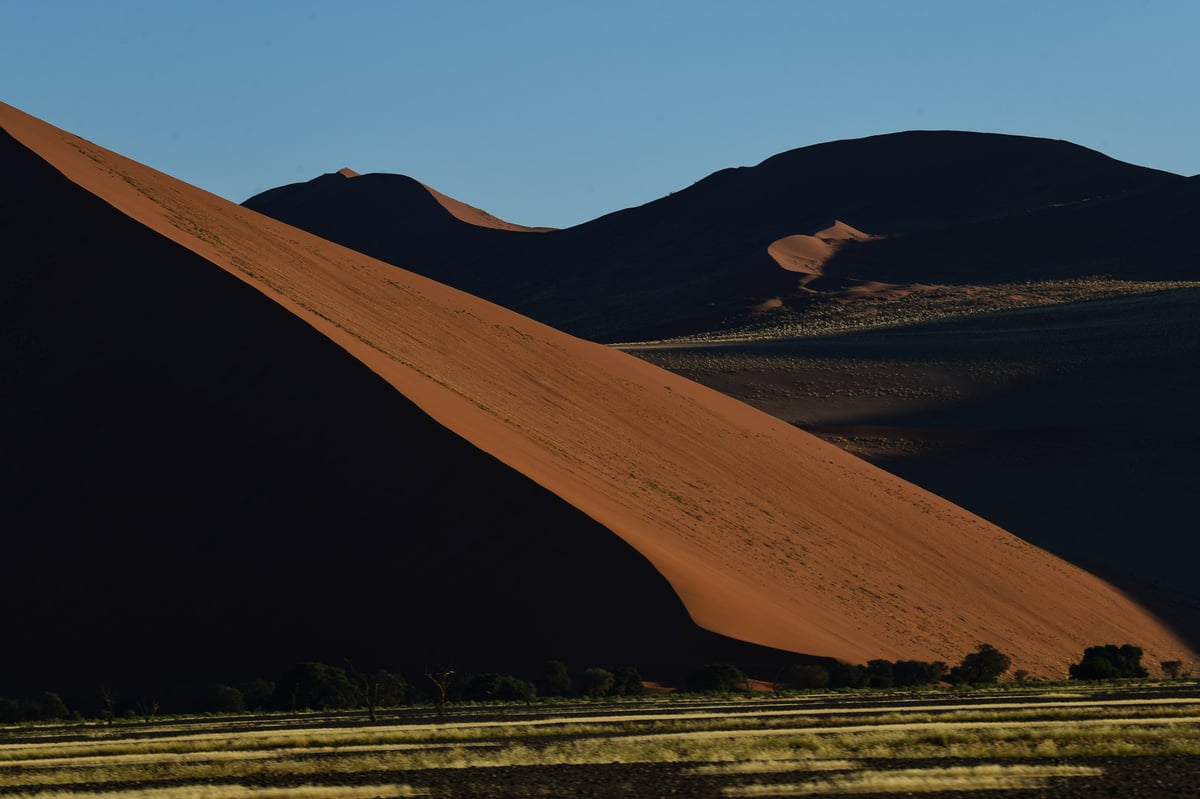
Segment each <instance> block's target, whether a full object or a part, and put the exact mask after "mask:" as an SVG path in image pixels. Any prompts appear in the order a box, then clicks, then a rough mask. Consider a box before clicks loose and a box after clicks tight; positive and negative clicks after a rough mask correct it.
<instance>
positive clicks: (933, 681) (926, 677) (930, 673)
mask: <svg viewBox="0 0 1200 799" xmlns="http://www.w3.org/2000/svg"><path fill="white" fill-rule="evenodd" d="M946 672H947V669H946V664H945V663H943V662H942V661H940V660H935V661H933V662H932V663H928V662H925V661H923V660H897V661H896V662H895V663H894V664H892V678H893V680H892V682H893V684H894V685H895V686H896V687H898V688H904V687H909V686H916V685H937V684H938V683H939V682H941V681H942V679H943V678H945V676H946Z"/></svg>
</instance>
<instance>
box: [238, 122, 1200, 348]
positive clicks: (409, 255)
mask: <svg viewBox="0 0 1200 799" xmlns="http://www.w3.org/2000/svg"><path fill="white" fill-rule="evenodd" d="M367 177H370V178H371V180H370V181H366V180H365V178H367ZM1183 180H1184V179H1183V178H1180V177H1179V176H1177V175H1171V174H1168V173H1164V172H1159V171H1156V170H1151V169H1145V168H1142V167H1138V166H1134V165H1131V164H1125V163H1122V162H1119V161H1115V160H1113V159H1111V158H1108V157H1107V156H1104V155H1102V154H1100V153H1097V152H1095V151H1092V150H1088V149H1086V148H1083V147H1079V146H1077V145H1074V144H1070V143H1068V142H1063V141H1053V140H1048V139H1035V138H1029V137H1021V136H1002V135H996V134H983V133H961V132H954V131H911V132H906V133H896V134H888V135H883V136H873V137H869V138H864V139H854V140H847V141H839V142H830V143H827V144H818V145H813V146H810V147H804V148H800V149H797V150H792V151H789V152H786V153H781V154H780V155H777V156H774V157H772V158H769V159H767V160H766V161H764V162H763V163H761V164H759V165H757V166H754V167H740V168H736V169H725V170H721V171H719V172H716V173H714V174H712V175H710V176H708V177H706V178H704V179H703V180H700V181H698V182H696V183H695V184H693V185H692V186H690V187H687V188H684V189H682V190H680V191H677V192H675V193H673V194H671V195H670V196H668V197H663V198H661V199H659V200H655V201H653V202H650V203H647V204H645V205H642V206H639V207H637V208H629V209H625V210H621V211H617V212H615V213H612V214H608V215H607V216H604V217H601V218H599V219H596V220H593V221H591V222H586V223H584V224H581V225H577V226H575V227H572V228H568V229H565V230H557V231H549V232H546V233H544V234H542V235H538V236H530V235H527V234H517V233H506V232H501V231H497V230H494V229H490V228H489V229H485V228H480V227H478V226H475V227H474V229H471V228H472V226H470V225H466V224H463V223H461V222H459V223H458V224H456V225H453V231H448V230H447V223H448V222H449V221H450V220H448V218H447V214H445V213H444V211H442V209H439V208H435V207H434V204H432V203H431V202H430V201H429V195H428V191H424V192H421V191H417V190H416V187H418V186H420V185H421V184H418V183H416V181H412V180H411V179H408V178H403V177H401V176H397V175H375V176H363V177H360V178H355V179H353V180H339V179H337V176H336V175H332V176H331V175H327V176H324V177H321V178H318V179H316V180H314V181H310V182H309V183H305V184H293V185H291V186H287V187H282V188H280V189H273V190H271V191H269V192H264V193H263V194H260V195H257V196H255V197H252V198H250V199H249V200H247V201H246V203H245V205H246V206H247V207H249V208H253V209H255V210H257V211H260V212H262V213H265V214H268V215H270V216H272V217H275V218H278V219H281V220H283V221H286V222H288V223H290V224H294V225H297V226H298V227H302V228H304V229H306V230H309V231H310V232H313V233H316V234H317V235H320V236H322V237H324V238H327V239H330V240H332V241H336V242H339V243H341V244H344V245H346V246H348V247H352V248H353V249H356V250H359V251H361V252H365V253H368V254H370V255H373V256H375V257H378V258H381V259H382V260H385V261H388V262H390V263H393V264H396V265H399V266H402V267H405V268H407V269H412V270H414V271H417V272H420V273H421V274H424V275H427V276H429V277H432V278H434V279H435V280H439V281H442V282H446V283H450V284H451V285H454V286H457V287H459V288H462V289H463V290H465V291H469V292H471V293H473V294H477V295H479V296H481V297H484V298H486V299H489V300H492V301H494V302H497V303H499V304H501V305H504V306H506V307H508V308H512V309H514V310H517V311H519V312H521V313H523V314H526V315H529V316H532V317H534V318H536V319H539V320H541V321H543V322H546V323H547V324H550V325H552V326H554V327H557V328H559V329H562V330H565V331H567V332H570V333H573V334H575V335H580V336H584V337H586V338H591V339H595V340H600V341H629V340H637V339H645V338H661V337H665V336H669V335H677V334H684V333H692V334H694V333H699V332H712V331H719V330H721V329H724V328H725V327H727V326H729V325H730V324H737V323H741V322H743V321H744V320H745V318H746V317H747V315H751V314H753V313H754V312H755V310H756V309H761V308H762V307H764V303H768V304H771V305H774V304H779V303H782V304H785V305H787V304H795V303H796V302H799V303H801V304H803V302H804V301H805V300H806V299H807V298H808V297H809V295H810V293H811V292H812V291H815V290H819V291H823V292H830V291H832V292H837V291H840V290H842V289H844V288H845V287H846V286H847V285H855V284H859V283H862V282H867V281H871V282H876V283H878V282H892V283H894V282H926V283H927V282H937V281H939V280H944V281H949V282H954V283H957V284H969V285H970V284H978V283H992V282H1000V281H1007V280H1023V279H1038V278H1041V277H1043V276H1046V275H1045V273H1046V272H1047V269H1046V266H1045V264H1046V263H1048V262H1050V261H1055V262H1056V263H1057V264H1058V265H1057V266H1056V267H1054V269H1052V270H1050V272H1051V273H1052V274H1053V276H1056V277H1064V276H1086V275H1093V274H1098V273H1106V274H1113V275H1115V276H1118V277H1126V278H1130V279H1144V278H1154V277H1160V276H1162V275H1163V273H1164V270H1165V271H1167V272H1169V273H1170V275H1171V276H1175V275H1176V273H1177V272H1178V269H1177V268H1172V269H1167V268H1166V267H1164V266H1162V265H1161V264H1159V263H1158V261H1154V262H1151V261H1150V260H1149V259H1135V260H1133V261H1131V260H1130V259H1129V258H1128V257H1126V256H1128V255H1129V253H1128V252H1126V251H1121V252H1119V253H1116V254H1113V255H1111V256H1110V257H1106V258H1103V259H1100V260H1097V259H1095V258H1091V257H1081V258H1076V259H1074V260H1072V261H1070V262H1069V263H1068V262H1063V261H1062V260H1061V258H1059V256H1060V255H1061V246H1060V245H1059V244H1058V240H1057V239H1056V238H1055V235H1054V232H1053V230H1047V229H1046V225H1051V226H1052V225H1053V224H1055V223H1054V222H1049V221H1045V220H1057V219H1059V218H1060V217H1069V218H1071V219H1075V218H1077V217H1076V215H1074V214H1073V211H1074V210H1075V209H1077V208H1081V207H1083V206H1088V207H1089V208H1090V207H1093V206H1096V205H1103V204H1105V203H1107V202H1108V201H1110V200H1113V199H1115V198H1125V197H1132V196H1136V195H1139V194H1141V193H1145V192H1156V191H1162V192H1170V191H1174V190H1178V188H1179V186H1180V185H1181V184H1182V182H1183ZM408 197H419V198H420V199H421V200H422V202H423V203H424V205H425V206H427V212H426V213H424V214H416V213H412V212H411V210H410V207H409V203H408V201H407V200H405V199H404V198H408ZM454 221H458V220H454ZM835 222H836V223H839V224H844V225H847V226H850V227H851V228H853V229H857V230H858V231H861V232H862V233H865V234H870V237H869V238H868V239H867V240H866V241H863V242H860V243H858V244H856V245H855V246H852V247H846V248H844V249H842V250H840V251H839V254H838V257H837V258H835V259H834V262H833V264H831V265H830V270H831V271H830V274H831V275H835V276H836V278H837V279H833V280H825V281H823V282H816V283H814V282H812V281H811V280H804V279H798V278H797V276H796V275H794V274H790V273H789V272H788V271H786V270H784V269H781V268H780V265H779V263H778V261H777V260H776V259H774V258H773V257H772V256H771V255H770V254H769V253H768V250H769V248H772V247H773V246H775V245H776V243H777V242H780V241H781V240H785V239H788V238H789V237H797V236H807V237H814V236H816V235H817V234H818V233H819V232H820V231H823V230H825V229H827V228H829V227H830V226H831V225H833V224H835ZM1064 224H1066V225H1067V226H1068V227H1070V226H1072V225H1083V226H1084V227H1085V228H1086V227H1087V226H1089V225H1091V226H1093V227H1095V226H1098V227H1096V229H1098V230H1101V231H1104V232H1106V233H1107V232H1108V231H1109V230H1110V229H1111V227H1110V226H1111V224H1112V220H1111V219H1108V218H1106V219H1103V220H1099V219H1095V217H1093V216H1090V215H1084V216H1083V217H1082V221H1081V222H1065V223H1064ZM981 226H982V227H983V228H984V229H985V233H986V234H987V236H989V238H988V239H987V240H986V241H984V240H983V239H981V237H980V236H981V234H980V232H979V229H980V227H981ZM992 226H996V227H995V232H992V231H993V227H992ZM1027 226H1031V227H1030V228H1029V229H1028V230H1027ZM1089 229H1090V228H1089ZM451 232H452V234H453V235H451ZM1086 237H1087V232H1086V230H1084V231H1080V232H1078V233H1077V234H1076V238H1086ZM1106 238H1107V237H1106ZM998 241H999V242H1003V243H1004V246H1003V247H1002V248H1001V249H999V250H998V251H997V253H996V254H995V255H994V256H993V255H991V254H990V253H991V252H992V250H994V249H996V247H995V245H996V242H998ZM1166 241H1167V242H1168V243H1165V244H1160V245H1159V246H1166V247H1173V246H1176V245H1177V244H1178V243H1179V242H1172V241H1171V240H1166ZM1184 246H1190V245H1188V244H1186V243H1184ZM980 253H984V254H988V257H987V258H985V259H980V260H962V259H963V258H966V257H967V256H968V255H978V254H980ZM930 254H933V255H935V256H936V258H937V259H940V260H937V262H936V263H935V264H933V265H932V266H929V265H927V264H926V260H928V256H929V255H930ZM1014 254H1019V255H1020V256H1021V257H1014ZM1056 259H1057V260H1056ZM898 262H903V263H904V264H906V265H908V266H912V267H914V268H910V269H907V271H904V272H901V271H899V269H898V268H897V267H896V263H898ZM997 264H999V265H1000V267H997ZM1101 266H1103V268H1102V269H1101ZM915 267H921V268H915ZM922 269H924V270H925V271H922ZM925 272H928V275H926V274H925Z"/></svg>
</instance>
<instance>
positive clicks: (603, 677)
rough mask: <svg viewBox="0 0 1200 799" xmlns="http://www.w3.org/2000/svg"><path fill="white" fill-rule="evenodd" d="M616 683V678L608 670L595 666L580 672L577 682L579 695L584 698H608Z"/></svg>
mask: <svg viewBox="0 0 1200 799" xmlns="http://www.w3.org/2000/svg"><path fill="white" fill-rule="evenodd" d="M616 681H617V680H616V677H615V676H614V675H613V673H612V672H611V671H609V670H608V669H602V668H599V667H598V666H593V667H591V668H589V669H584V670H583V671H582V672H580V674H579V679H577V680H576V681H575V682H576V685H578V687H579V693H581V694H582V695H584V696H592V697H596V696H608V694H609V692H611V691H612V688H613V685H615V684H616Z"/></svg>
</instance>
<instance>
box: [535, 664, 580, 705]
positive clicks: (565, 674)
mask: <svg viewBox="0 0 1200 799" xmlns="http://www.w3.org/2000/svg"><path fill="white" fill-rule="evenodd" d="M537 689H538V693H540V694H541V695H542V696H568V695H570V693H571V689H572V684H571V671H570V669H568V668H567V664H566V663H563V662H562V661H561V660H547V661H546V662H545V663H543V664H542V671H541V674H540V675H539V676H538V679H537Z"/></svg>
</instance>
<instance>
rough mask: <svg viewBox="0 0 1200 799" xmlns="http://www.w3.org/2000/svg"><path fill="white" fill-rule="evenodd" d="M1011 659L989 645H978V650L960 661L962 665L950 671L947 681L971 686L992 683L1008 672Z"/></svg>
mask: <svg viewBox="0 0 1200 799" xmlns="http://www.w3.org/2000/svg"><path fill="white" fill-rule="evenodd" d="M1011 665H1012V658H1010V657H1009V656H1008V655H1006V654H1004V653H1003V652H1001V651H1000V650H999V649H996V647H994V646H992V645H991V644H980V645H979V649H977V650H976V651H974V652H972V653H971V654H969V655H967V656H966V657H964V658H963V659H962V663H960V664H959V665H957V666H955V667H954V668H952V669H950V674H949V677H948V679H949V680H950V682H952V683H957V684H962V683H970V684H972V685H977V684H983V683H993V682H996V680H998V679H1000V675H1001V674H1003V673H1004V672H1006V671H1008V667H1009V666H1011Z"/></svg>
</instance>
